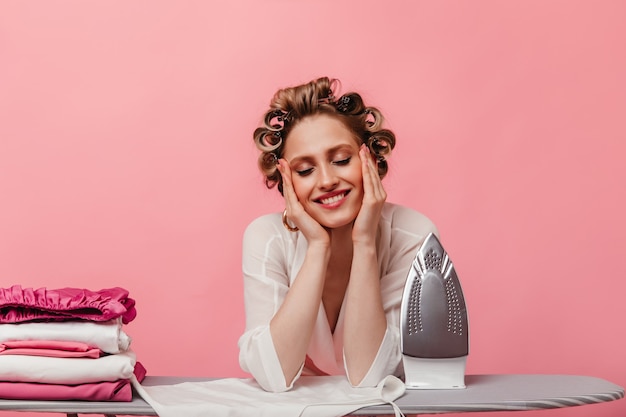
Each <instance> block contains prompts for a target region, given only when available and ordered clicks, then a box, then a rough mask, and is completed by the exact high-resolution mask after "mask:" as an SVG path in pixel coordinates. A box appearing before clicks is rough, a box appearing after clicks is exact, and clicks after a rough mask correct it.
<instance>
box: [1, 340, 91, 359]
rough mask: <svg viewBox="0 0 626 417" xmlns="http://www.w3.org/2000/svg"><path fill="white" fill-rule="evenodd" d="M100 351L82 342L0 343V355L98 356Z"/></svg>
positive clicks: (24, 341) (39, 341)
mask: <svg viewBox="0 0 626 417" xmlns="http://www.w3.org/2000/svg"><path fill="white" fill-rule="evenodd" d="M102 353H103V352H102V351H101V350H100V349H98V348H94V347H91V346H89V345H88V344H86V343H83V342H72V341H67V342H66V341H57V340H11V341H6V342H4V343H0V355H32V356H48V357H54V358H93V359H95V358H99V357H100V356H101V355H102Z"/></svg>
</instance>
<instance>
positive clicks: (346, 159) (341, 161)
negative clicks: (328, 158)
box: [333, 156, 352, 166]
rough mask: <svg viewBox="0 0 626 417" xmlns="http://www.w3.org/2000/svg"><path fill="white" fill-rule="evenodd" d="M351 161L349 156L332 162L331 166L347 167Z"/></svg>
mask: <svg viewBox="0 0 626 417" xmlns="http://www.w3.org/2000/svg"><path fill="white" fill-rule="evenodd" d="M351 159H352V157H351V156H349V157H347V158H345V159H340V160H339V161H333V164H335V165H339V166H342V165H348V164H349V163H350V160H351Z"/></svg>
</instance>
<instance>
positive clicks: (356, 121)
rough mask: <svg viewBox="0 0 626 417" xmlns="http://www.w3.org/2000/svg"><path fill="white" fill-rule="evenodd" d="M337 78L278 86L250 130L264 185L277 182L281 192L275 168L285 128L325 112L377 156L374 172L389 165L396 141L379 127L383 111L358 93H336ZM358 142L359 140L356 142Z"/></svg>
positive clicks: (379, 172) (382, 171) (273, 184)
mask: <svg viewBox="0 0 626 417" xmlns="http://www.w3.org/2000/svg"><path fill="white" fill-rule="evenodd" d="M339 86H340V84H339V80H336V79H329V78H328V77H322V78H318V79H316V80H313V81H311V82H309V83H306V84H302V85H298V86H295V87H288V88H284V89H281V90H278V91H277V92H276V94H274V97H273V98H272V101H271V102H270V109H269V110H268V111H267V112H266V113H265V117H264V119H263V120H264V121H263V125H262V126H260V127H258V128H256V129H255V131H254V135H253V136H254V143H255V144H256V146H257V148H258V149H259V150H260V151H261V155H259V161H258V164H259V169H260V170H261V172H262V173H263V175H264V176H265V185H266V186H267V188H273V187H275V186H278V191H280V193H281V194H282V193H283V182H282V177H281V175H280V172H279V171H278V169H277V168H276V163H277V162H278V159H280V158H282V155H283V150H284V147H285V141H286V140H287V137H288V136H289V132H291V129H293V128H294V126H296V125H297V124H298V122H300V121H301V120H303V119H304V118H306V117H310V116H314V115H318V114H326V115H330V116H332V117H336V118H337V119H338V120H339V121H341V122H342V123H343V124H344V125H345V126H346V128H348V129H349V130H350V131H351V132H352V133H353V134H354V136H355V138H357V139H358V140H360V141H361V143H364V144H365V145H366V146H367V147H368V148H369V150H370V151H371V153H372V154H373V155H374V156H375V158H376V159H377V160H378V175H379V176H380V178H383V177H384V176H385V175H386V174H387V171H388V169H389V166H388V164H387V159H386V158H387V156H388V155H389V154H390V153H391V150H392V149H393V148H394V147H395V145H396V136H395V135H394V133H393V132H392V131H391V130H388V129H383V128H382V124H383V120H384V119H383V115H382V114H381V112H380V111H379V110H378V109H377V108H375V107H367V106H365V104H364V103H363V99H362V98H361V96H360V95H359V94H358V93H354V92H350V93H346V94H344V95H342V96H341V97H337V96H336V93H337V90H338V89H339ZM359 145H360V144H359Z"/></svg>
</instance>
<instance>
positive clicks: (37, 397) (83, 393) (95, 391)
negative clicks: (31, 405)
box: [0, 362, 146, 402]
mask: <svg viewBox="0 0 626 417" xmlns="http://www.w3.org/2000/svg"><path fill="white" fill-rule="evenodd" d="M134 374H135V377H136V378H137V381H139V382H141V381H143V379H144V378H145V376H146V369H145V368H144V367H143V365H141V363H139V362H137V364H136V365H135V371H134ZM0 398H1V399H5V400H33V401H49V400H63V401H71V400H80V401H120V402H122V401H132V399H133V393H132V386H131V383H130V380H129V379H120V380H117V381H111V382H108V381H103V382H91V383H85V384H77V385H61V384H41V383H33V382H1V381H0Z"/></svg>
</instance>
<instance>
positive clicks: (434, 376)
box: [400, 233, 469, 389]
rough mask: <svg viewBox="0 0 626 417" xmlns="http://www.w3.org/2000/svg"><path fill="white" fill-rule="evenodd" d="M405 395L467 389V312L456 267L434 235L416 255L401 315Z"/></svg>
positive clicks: (404, 293)
mask: <svg viewBox="0 0 626 417" xmlns="http://www.w3.org/2000/svg"><path fill="white" fill-rule="evenodd" d="M400 326H401V328H400V330H401V331H400V340H401V344H402V362H403V365H404V373H405V384H406V388H407V389H462V388H465V364H466V360H467V355H468V353H469V334H468V330H469V329H468V321H467V310H466V307H465V299H464V298H463V291H462V290H461V284H460V283H459V279H458V278H457V275H456V271H455V270H454V265H453V264H452V261H450V258H449V257H448V254H447V253H446V251H445V250H444V249H443V246H441V243H440V242H439V239H437V236H435V235H434V234H432V233H431V234H429V235H428V236H427V237H426V239H425V240H424V243H422V245H421V247H420V248H419V250H418V251H417V255H416V257H415V260H414V261H413V263H412V264H411V269H410V270H409V274H408V276H407V280H406V284H405V285H404V292H403V294H402V305H401V310H400Z"/></svg>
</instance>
